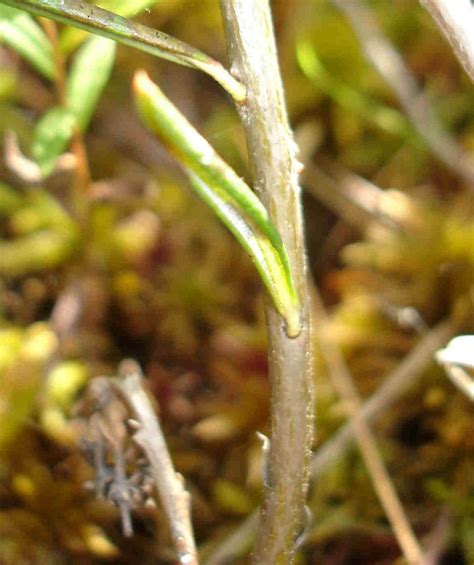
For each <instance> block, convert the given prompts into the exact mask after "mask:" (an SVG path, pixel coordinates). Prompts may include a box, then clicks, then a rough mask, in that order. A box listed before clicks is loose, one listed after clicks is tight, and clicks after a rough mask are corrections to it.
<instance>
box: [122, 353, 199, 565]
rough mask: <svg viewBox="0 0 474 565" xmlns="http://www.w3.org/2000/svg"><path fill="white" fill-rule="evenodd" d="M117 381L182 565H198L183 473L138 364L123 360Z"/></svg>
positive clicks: (188, 497)
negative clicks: (170, 449) (151, 401)
mask: <svg viewBox="0 0 474 565" xmlns="http://www.w3.org/2000/svg"><path fill="white" fill-rule="evenodd" d="M119 372H120V374H121V375H122V379H121V381H119V382H118V383H116V384H117V386H118V389H119V391H120V393H121V394H122V396H123V397H124V399H125V400H126V401H127V403H128V404H129V406H130V408H131V410H132V412H133V414H134V418H135V420H136V421H137V422H138V427H137V431H136V432H135V434H134V436H133V437H134V440H135V441H136V442H137V444H138V445H140V447H141V448H142V449H143V451H144V453H145V455H146V457H147V459H148V461H149V463H150V467H151V472H152V476H153V481H154V483H155V487H156V490H157V492H158V495H159V497H160V499H161V502H162V505H163V508H164V510H165V513H166V516H167V518H168V521H169V525H170V529H171V535H172V538H173V542H174V544H175V548H176V552H177V554H178V559H179V563H180V564H181V565H197V564H198V557H197V551H196V545H195V542H194V535H193V529H192V524H191V509H190V495H189V493H188V492H187V491H186V490H185V488H184V484H183V483H184V481H183V478H182V476H181V475H180V474H179V473H177V472H176V471H175V470H174V467H173V462H172V461H171V456H170V454H169V451H168V447H167V445H166V441H165V437H164V435H163V432H162V430H161V427H160V425H159V423H158V419H157V416H156V414H155V411H154V410H153V407H152V405H151V403H150V400H149V399H148V396H147V394H146V392H145V390H144V388H143V385H142V375H141V371H140V369H139V367H138V365H137V364H136V363H135V362H132V361H124V362H123V363H122V365H121V368H120V370H119Z"/></svg>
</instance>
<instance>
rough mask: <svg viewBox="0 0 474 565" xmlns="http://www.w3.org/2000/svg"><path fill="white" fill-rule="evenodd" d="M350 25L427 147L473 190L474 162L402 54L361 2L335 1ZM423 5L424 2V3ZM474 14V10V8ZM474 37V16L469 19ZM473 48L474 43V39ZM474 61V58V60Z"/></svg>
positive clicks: (459, 0) (456, 1)
mask: <svg viewBox="0 0 474 565" xmlns="http://www.w3.org/2000/svg"><path fill="white" fill-rule="evenodd" d="M448 1H449V3H452V4H459V3H463V4H464V3H465V4H468V3H469V0H445V1H444V2H442V1H439V2H438V1H434V0H433V1H430V0H425V1H424V3H425V4H446V5H447V4H448ZM332 2H333V4H334V5H335V6H337V7H338V8H339V10H341V11H342V12H343V13H344V14H345V16H346V17H347V18H348V20H349V21H350V22H351V24H352V27H353V29H354V32H355V33H356V34H357V37H358V38H359V41H360V44H361V46H362V49H363V50H364V52H365V55H366V56H367V59H368V60H369V61H370V62H371V63H372V65H373V66H374V67H375V69H376V70H377V71H378V73H379V74H380V75H381V77H382V78H383V79H384V80H385V81H386V82H387V84H388V85H389V86H390V88H391V89H392V90H393V92H394V93H395V95H396V96H397V98H398V101H399V103H400V106H401V107H402V108H403V110H404V111H405V113H406V114H407V116H408V117H409V118H410V120H411V121H412V123H413V125H414V126H415V128H416V130H417V131H418V133H419V135H420V136H421V137H422V138H423V139H424V140H425V142H426V144H427V145H428V147H429V148H430V149H431V151H432V152H433V153H434V154H435V155H436V157H437V158H438V159H439V160H440V161H441V162H443V163H444V164H445V165H446V166H447V167H448V168H449V169H451V170H452V171H453V172H454V173H455V174H457V175H459V176H460V177H461V178H462V179H463V180H464V181H465V182H466V183H467V185H468V186H469V187H470V188H472V189H474V163H473V161H472V160H471V158H470V157H469V156H468V155H467V154H466V153H464V152H463V150H462V149H461V148H460V147H459V146H458V145H457V143H456V142H455V141H454V140H453V139H452V138H451V137H450V136H449V135H448V134H447V133H446V132H445V131H443V129H442V127H441V125H440V124H439V122H438V120H437V119H436V117H435V115H434V114H433V111H432V109H431V106H430V103H429V101H428V98H427V97H426V96H425V94H424V93H423V91H421V90H420V88H419V87H418V84H417V81H416V78H415V77H414V76H413V75H412V73H411V72H410V71H409V70H408V68H407V67H406V65H405V63H404V62H403V59H402V58H401V56H400V54H399V53H398V51H396V49H395V48H394V47H393V45H392V44H391V43H390V42H389V41H388V39H387V38H386V37H385V36H384V35H383V33H382V31H381V29H380V27H379V25H378V23H377V21H376V19H375V18H374V15H373V14H372V12H371V10H370V8H369V7H368V6H367V5H365V4H363V3H362V2H360V1H359V0H332ZM422 3H423V0H422ZM472 11H473V12H474V8H472ZM468 19H470V22H471V23H470V28H471V30H472V35H473V37H474V23H473V22H474V14H472V15H471V16H470V18H468ZM467 25H468V24H467ZM471 42H472V45H473V46H474V40H473V39H472V38H471ZM473 60H474V59H473Z"/></svg>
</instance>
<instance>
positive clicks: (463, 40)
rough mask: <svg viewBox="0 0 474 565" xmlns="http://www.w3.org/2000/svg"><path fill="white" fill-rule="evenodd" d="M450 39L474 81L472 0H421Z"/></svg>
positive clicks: (473, 12) (473, 6)
mask: <svg viewBox="0 0 474 565" xmlns="http://www.w3.org/2000/svg"><path fill="white" fill-rule="evenodd" d="M420 3H421V5H422V6H424V7H425V8H426V9H427V10H428V12H429V13H430V14H431V16H432V17H433V19H434V20H435V22H436V23H437V24H438V26H439V28H440V29H441V31H442V32H443V33H444V35H445V36H446V38H447V39H448V41H449V43H450V44H451V47H452V48H453V51H454V53H455V54H456V57H457V58H458V59H459V61H460V63H461V65H462V66H463V67H464V70H465V71H466V73H467V74H468V75H469V76H470V77H471V80H472V81H473V82H474V5H473V4H472V0H420Z"/></svg>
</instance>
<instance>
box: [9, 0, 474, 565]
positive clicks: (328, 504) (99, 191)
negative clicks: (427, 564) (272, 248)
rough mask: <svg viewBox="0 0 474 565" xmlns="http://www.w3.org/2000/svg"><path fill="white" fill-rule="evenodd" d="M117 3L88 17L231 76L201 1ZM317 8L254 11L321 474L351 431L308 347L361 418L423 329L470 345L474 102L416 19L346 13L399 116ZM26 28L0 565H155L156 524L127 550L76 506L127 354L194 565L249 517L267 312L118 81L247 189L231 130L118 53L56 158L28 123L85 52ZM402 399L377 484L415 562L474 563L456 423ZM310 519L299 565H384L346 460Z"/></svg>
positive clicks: (395, 9) (382, 545) (418, 385)
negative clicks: (272, 86)
mask: <svg viewBox="0 0 474 565" xmlns="http://www.w3.org/2000/svg"><path fill="white" fill-rule="evenodd" d="M131 4H133V3H130V2H126V1H124V0H107V1H104V2H103V3H102V4H101V5H102V6H104V7H107V8H108V9H110V10H113V11H120V12H121V13H124V14H126V15H127V16H129V17H135V18H136V19H137V20H138V21H141V22H143V23H146V24H147V25H149V26H152V27H155V28H158V29H160V30H163V31H165V32H167V33H170V34H171V35H174V36H175V37H178V38H180V39H182V40H184V41H186V42H188V43H190V44H192V45H194V46H196V47H199V48H200V49H202V50H203V51H204V52H206V53H208V54H209V55H211V56H212V57H214V58H215V59H217V60H220V61H225V60H226V52H225V44H224V40H223V33H222V27H221V21H220V13H219V6H218V2H217V1H211V0H199V1H198V0H167V1H164V0H161V1H160V0H157V1H155V2H151V1H150V2H148V3H147V2H142V3H141V5H143V6H141V7H142V8H143V9H142V10H141V11H140V13H139V14H135V12H136V11H137V8H136V5H135V8H133V9H131V7H130V6H131ZM336 4H338V2H332V1H330V0H274V1H273V2H272V5H273V12H274V20H275V28H276V33H277V38H278V44H279V52H280V61H281V66H282V73H283V78H284V82H285V87H286V93H287V101H288V108H289V113H290V117H291V122H292V125H293V127H294V130H295V133H296V137H297V141H298V143H299V146H300V157H301V160H302V161H303V163H304V165H305V171H304V172H303V175H302V185H303V189H304V194H303V200H304V213H305V218H306V232H307V242H308V256H309V262H310V268H311V272H312V275H313V276H314V279H315V281H316V284H317V285H318V287H319V290H320V292H321V294H322V297H323V299H324V302H325V303H326V305H327V307H328V309H329V311H330V317H329V321H328V322H327V323H325V324H324V326H322V325H321V323H320V321H318V318H316V319H315V326H316V329H317V331H316V332H315V336H316V337H315V348H316V353H317V355H316V359H315V375H316V376H315V384H316V392H317V394H316V397H317V398H316V410H317V443H316V445H315V452H316V453H317V452H318V449H319V447H320V446H321V445H323V444H324V443H325V442H330V441H331V437H332V436H333V435H334V434H335V433H336V431H337V429H338V428H339V427H340V426H342V425H343V424H344V422H345V421H346V411H345V408H344V402H341V400H340V399H339V397H338V395H337V394H336V392H335V391H334V389H333V386H332V384H331V379H330V377H329V375H328V371H327V369H326V367H325V364H324V363H323V361H322V357H320V355H319V348H318V339H317V336H318V335H320V334H321V333H322V334H324V336H325V337H327V339H328V340H330V341H331V342H332V343H334V344H337V345H338V346H339V347H340V348H341V350H342V352H343V354H344V356H345V358H346V360H347V362H348V365H349V368H350V370H351V373H352V376H353V379H354V381H355V384H356V386H357V388H358V389H359V391H360V394H361V395H362V397H363V398H364V399H367V398H369V397H370V396H371V395H373V394H375V393H376V391H377V389H378V388H379V387H380V386H381V385H382V383H383V382H384V379H385V378H386V376H387V375H389V374H390V373H391V372H392V371H394V370H396V368H397V367H398V366H399V364H400V363H401V362H402V360H403V359H404V357H405V356H406V355H408V354H410V352H412V351H413V349H414V348H415V347H416V346H417V345H418V344H419V342H421V341H422V340H423V339H426V338H427V337H429V335H430V332H431V331H432V329H431V328H433V327H434V326H436V325H437V324H438V323H440V322H442V321H444V320H450V321H451V322H452V323H453V325H452V336H454V335H456V334H458V333H473V330H474V317H473V311H474V310H473V302H474V224H473V217H474V215H473V214H474V199H473V192H472V190H473V188H474V164H473V161H472V153H473V151H474V104H473V102H474V88H473V85H472V84H471V83H470V82H469V79H468V78H467V76H466V75H465V74H464V72H463V71H462V69H461V68H460V65H459V64H458V62H457V60H456V59H455V57H454V55H453V54H452V52H451V50H450V47H449V46H448V44H447V43H446V41H445V40H444V38H442V37H441V35H440V33H439V31H438V30H437V29H436V27H435V25H434V23H433V22H432V21H431V19H430V17H429V15H428V14H427V13H426V12H424V11H423V9H422V8H421V7H420V6H419V5H418V3H417V2H415V0H394V1H392V2H385V1H382V0H371V1H367V2H363V4H364V5H365V7H366V8H368V9H369V10H370V13H371V14H372V16H373V18H375V21H376V22H377V24H378V25H379V27H380V30H379V32H380V33H381V34H382V35H383V36H384V38H385V40H386V41H388V42H390V43H391V44H392V45H393V46H394V47H395V48H396V49H397V50H398V52H399V53H400V55H401V57H402V59H403V62H404V65H405V70H406V71H407V72H409V73H411V76H412V77H413V78H414V79H415V80H416V83H417V84H418V86H419V88H420V91H422V92H423V96H424V97H425V99H424V101H423V102H420V100H418V99H417V98H412V99H410V100H408V107H407V102H406V101H405V102H403V101H402V102H401V101H400V97H399V96H397V94H396V92H395V91H394V90H393V88H392V87H391V86H390V84H389V83H388V82H387V80H386V77H385V78H384V77H382V76H381V75H380V74H379V73H378V72H377V71H376V70H375V68H374V67H373V66H372V65H371V63H370V61H369V60H368V59H367V57H366V54H365V51H364V48H367V44H368V40H369V36H367V34H366V33H365V31H364V30H363V29H361V28H360V27H358V28H357V25H356V27H354V23H353V22H352V23H351V22H349V21H348V20H347V19H346V16H345V14H344V13H342V12H341V11H340V10H339V9H338V7H337V5H336ZM339 4H341V2H339ZM0 14H1V15H2V17H3V18H4V21H6V20H7V19H8V18H7V16H5V13H3V14H2V13H0ZM36 21H37V22H38V23H39V26H40V27H39V29H40V30H42V32H44V38H45V40H46V41H47V46H46V48H47V49H50V50H51V53H52V56H53V60H54V61H55V65H56V67H55V68H53V69H48V67H47V64H46V68H45V64H42V63H41V61H40V62H38V61H37V62H36V65H35V64H31V62H32V61H31V60H29V61H28V60H25V58H24V57H22V56H21V54H18V50H17V49H14V48H12V47H14V46H13V45H12V44H11V42H10V43H9V41H7V40H5V36H4V38H3V39H4V42H3V43H4V44H3V45H0V134H1V137H0V145H1V146H2V154H1V155H2V157H1V159H0V277H1V280H0V562H1V563H5V564H8V565H9V564H29V563H32V564H54V565H55V564H61V563H103V562H112V563H152V562H158V563H172V562H173V560H174V556H173V555H174V554H173V550H172V547H171V545H170V542H169V535H168V531H167V526H166V523H165V520H164V518H163V516H162V514H161V511H160V509H159V507H158V509H157V510H156V509H150V508H147V507H141V508H137V509H136V511H135V512H134V513H133V521H134V527H135V536H134V537H132V538H130V539H126V538H125V537H124V536H123V535H122V530H121V526H120V516H119V512H118V510H117V509H116V508H115V507H114V506H113V505H111V504H109V503H107V502H105V501H101V500H98V499H97V498H95V496H94V493H93V492H91V491H90V489H89V490H88V489H87V488H86V487H87V485H88V484H89V483H90V481H91V480H93V478H94V469H93V468H92V467H91V466H90V465H89V464H88V463H87V461H86V460H85V458H84V457H83V455H82V453H81V449H80V443H81V441H80V440H81V437H84V434H85V424H84V420H83V419H82V418H81V414H82V413H83V412H84V410H85V411H86V412H87V409H84V404H86V403H87V398H86V397H85V396H84V395H83V394H82V393H83V391H84V389H85V388H86V387H87V383H88V382H89V381H90V379H91V378H92V377H94V376H98V375H114V374H115V373H116V370H117V365H118V363H119V362H120V361H121V360H123V359H124V358H127V357H132V358H134V359H136V360H137V361H138V362H139V363H140V364H141V366H142V367H143V370H144V373H145V374H146V376H147V378H148V383H149V388H150V390H151V391H152V393H153V394H154V395H155V396H156V399H157V401H158V404H159V413H160V419H161V423H162V425H163V428H164V431H165V434H166V437H167V441H168V444H169V447H170V450H171V453H172V456H173V460H174V463H175V465H176V468H177V469H178V471H179V472H181V473H182V474H183V476H184V477H185V479H186V482H187V485H188V489H189V490H190V492H191V494H192V498H193V523H194V528H195V534H196V539H197V542H198V544H199V546H200V548H201V551H202V555H203V556H204V557H206V556H207V557H209V558H211V557H212V554H213V551H214V549H215V548H216V547H217V546H218V544H219V543H220V542H222V540H225V539H226V538H227V536H229V535H231V534H232V533H233V532H235V531H236V530H237V528H238V527H239V524H240V523H241V521H242V520H243V519H244V518H245V517H246V516H247V515H249V514H251V512H252V511H253V510H255V509H256V508H257V507H258V504H259V497H260V492H261V486H262V472H261V468H262V461H261V443H260V441H259V440H258V439H257V437H256V434H255V432H256V431H257V430H258V431H262V432H265V433H268V427H267V426H268V424H267V420H268V409H269V407H268V398H269V385H268V382H267V377H266V373H267V364H266V349H265V348H266V345H265V325H264V320H263V310H262V304H261V292H262V289H261V285H260V284H259V281H258V276H257V274H256V271H255V269H254V268H253V266H252V264H251V262H250V260H249V259H248V258H247V256H246V255H245V253H244V251H243V250H242V249H241V248H240V247H239V245H238V244H237V242H236V241H235V240H234V239H233V238H232V236H231V235H230V234H229V233H228V232H227V231H226V229H225V228H224V227H223V226H222V225H221V224H220V223H219V221H218V220H217V219H216V218H215V217H214V216H213V215H212V213H211V212H210V211H209V210H208V209H207V208H206V207H205V205H204V204H203V203H201V202H200V201H199V200H198V199H197V198H196V197H195V196H194V195H193V194H192V193H191V191H190V189H189V187H188V186H187V185H186V182H185V181H184V180H183V176H182V175H181V173H180V172H179V170H178V168H177V166H176V164H175V162H174V161H173V160H172V159H171V158H170V157H169V156H168V154H167V153H166V150H165V149H164V148H163V147H162V146H160V144H158V143H157V142H156V141H155V140H154V139H153V138H152V136H151V135H150V134H149V133H147V131H146V130H145V129H144V127H143V126H142V125H141V124H140V123H139V120H138V119H137V116H136V112H135V109H134V107H133V101H132V97H131V94H130V83H131V79H132V76H133V73H134V71H135V70H136V69H137V68H140V67H141V68H145V69H147V70H148V71H149V72H150V74H151V76H152V77H153V78H154V79H155V80H156V81H157V82H158V83H159V84H160V86H161V87H162V88H163V89H164V91H165V92H166V93H167V95H168V96H169V97H170V98H171V100H173V102H174V103H175V104H176V105H177V106H178V107H179V108H180V109H181V110H182V111H183V112H184V113H185V114H186V116H187V117H188V118H189V119H190V121H191V122H192V123H193V124H194V125H195V126H196V127H197V128H198V129H199V130H200V131H201V132H202V133H203V134H204V135H205V137H206V138H207V139H208V140H209V142H210V143H211V144H212V145H213V146H214V147H215V148H216V149H217V150H218V152H219V153H220V154H221V155H222V156H223V157H224V158H225V159H226V160H227V161H228V162H229V163H230V164H231V165H232V166H233V167H234V168H235V169H236V170H237V171H238V172H239V174H240V175H242V176H243V177H246V178H248V179H249V171H248V170H247V166H246V156H245V141H244V137H243V133H242V131H241V129H240V126H239V121H238V117H237V115H236V113H235V111H234V109H233V107H232V104H231V103H230V101H229V99H228V97H227V96H226V95H225V93H224V92H223V91H222V89H221V88H220V87H219V86H218V85H217V84H215V83H214V82H213V81H212V80H211V79H210V78H208V77H207V76H205V75H204V74H202V73H198V72H196V71H193V70H191V69H187V68H182V67H178V66H177V65H173V64H172V63H168V62H163V61H159V60H157V59H154V58H152V57H151V56H149V55H146V54H144V53H141V52H138V51H135V50H132V49H130V48H126V47H122V46H118V48H117V54H116V59H115V62H114V64H113V69H112V66H111V65H110V66H111V74H110V78H108V74H107V71H103V75H101V77H102V78H103V79H104V80H103V82H104V84H105V87H104V90H103V92H102V94H101V96H100V97H99V96H98V100H97V102H96V101H95V100H92V101H91V102H90V105H89V107H88V109H87V110H86V114H87V115H84V116H83V118H84V119H83V122H82V126H81V128H82V131H76V133H75V134H74V135H73V136H72V139H71V140H69V137H70V136H68V133H67V131H66V133H64V132H63V133H64V135H63V137H64V139H65V140H66V141H65V143H66V145H64V143H63V142H62V141H61V135H60V134H59V135H58V133H57V130H55V127H56V126H55V125H54V124H55V121H54V120H55V117H54V114H53V118H51V112H49V114H47V113H48V111H49V110H51V109H52V108H54V107H55V106H57V104H58V103H59V102H60V101H61V100H62V97H63V96H64V88H65V81H66V77H67V76H68V75H67V73H68V72H72V68H73V67H74V65H78V64H79V63H78V58H77V56H76V53H77V50H78V49H83V46H84V45H86V44H87V42H86V43H84V40H85V36H84V35H83V34H82V32H77V31H73V30H71V29H70V28H66V27H65V26H57V25H56V24H52V23H51V22H47V21H46V20H36ZM1 25H2V20H0V26H1ZM1 30H2V28H1V27H0V42H1V38H2V33H1ZM357 32H359V36H358V33H357ZM361 39H362V43H361ZM364 40H365V42H366V45H364ZM81 45H82V46H81ZM26 59H28V57H26ZM112 61H113V57H112V59H111V62H112ZM89 63H90V60H89ZM89 63H88V61H87V59H86V60H85V62H83V67H82V69H81V73H82V74H79V75H78V78H77V80H78V83H79V86H78V85H77V84H76V85H75V86H74V89H77V90H74V92H76V93H77V98H78V99H81V97H84V96H87V93H88V92H90V91H89V90H87V89H88V88H90V86H87V85H88V83H87V81H86V78H83V80H84V83H85V84H86V87H87V88H86V87H84V85H82V87H84V88H83V90H81V84H82V83H81V77H86V76H87V70H88V64H89ZM58 69H59V71H58ZM61 69H62V70H61ZM92 75H94V73H92ZM53 77H56V78H53ZM61 77H62V78H61ZM88 78H90V77H88ZM92 78H94V76H92ZM95 78H97V77H95ZM402 82H403V81H402ZM402 82H401V83H400V84H402ZM66 87H67V85H66ZM402 87H403V84H402ZM71 88H72V87H71ZM424 103H426V105H425V106H423V104H424ZM413 112H414V113H413ZM45 116H49V119H50V121H49V122H48V121H47V120H46V119H45ZM417 116H418V117H419V116H422V119H421V121H420V120H418V117H417ZM61 123H62V124H63V125H64V124H66V125H65V126H64V127H66V130H67V128H68V127H71V126H68V125H67V120H66V121H64V120H62V121H61ZM68 131H69V130H68ZM12 132H14V134H15V136H16V137H14V136H12ZM48 135H49V137H48ZM58 138H59V141H58ZM55 144H56V145H55ZM63 145H64V146H63ZM56 147H57V148H58V149H57V151H56V149H55V148H56ZM55 151H56V153H57V155H59V154H60V153H62V154H63V155H62V156H61V157H60V158H59V160H57V159H56V155H54V153H55ZM469 154H471V157H469ZM470 159H471V160H470ZM38 165H39V166H38ZM249 180H250V179H249ZM453 320H454V321H453ZM441 345H443V344H440V346H441ZM432 353H434V351H433V352H432ZM402 392H404V391H401V392H400V398H397V400H396V401H395V402H393V403H392V404H391V405H390V406H389V407H387V408H386V409H385V410H384V411H383V413H382V414H381V415H380V416H379V418H378V420H377V422H376V425H375V427H374V430H375V431H376V435H377V438H378V440H379V441H380V447H381V453H382V455H383V458H384V461H385V463H386V465H387V467H388V470H389V472H390V475H391V477H392V479H393V481H394V484H395V486H396V488H397V490H398V493H399V496H400V499H401V501H402V504H403V506H404V508H405V511H406V513H407V516H408V518H409V520H410V522H411V524H412V526H413V529H414V531H415V533H416V535H417V537H418V539H419V540H420V541H421V543H422V544H423V546H424V547H425V549H426V550H427V551H431V552H432V554H433V555H435V556H436V559H437V561H433V562H439V563H446V564H458V563H459V564H464V563H465V564H468V563H473V562H474V518H473V515H474V514H473V512H474V458H473V457H472V454H473V448H474V419H473V415H472V405H470V401H469V399H468V398H467V397H466V396H465V395H463V393H462V392H461V391H459V390H458V389H457V388H455V387H454V385H453V384H452V383H451V382H450V381H449V380H448V379H447V377H446V375H445V373H444V372H443V370H442V369H441V368H439V367H437V366H436V364H435V362H434V360H433V355H430V356H428V359H427V360H426V362H425V363H424V364H423V366H422V367H421V368H420V370H419V371H418V373H417V375H416V379H415V378H414V379H413V383H412V386H410V387H409V390H408V392H406V393H404V394H403V395H402ZM310 507H311V510H312V512H313V521H312V523H311V525H310V527H309V531H308V533H307V537H306V541H305V544H304V546H303V547H302V548H301V551H300V555H299V559H300V563H328V564H329V563H330V564H331V565H333V564H338V563H340V564H343V563H344V564H346V563H347V564H348V563H364V564H365V563H367V564H375V563H378V564H379V563H380V564H382V563H395V562H396V561H397V559H399V556H400V550H399V548H398V545H397V542H396V539H395V537H394V535H393V532H392V531H391V529H390V527H389V526H388V523H387V519H386V517H385V515H384V512H383V510H382V509H381V506H380V504H379V502H378V500H377V498H376V495H375V494H374V488H373V484H372V482H371V480H370V478H369V476H368V475H367V472H366V470H365V466H364V463H363V461H362V460H361V458H360V456H359V454H358V452H357V450H356V449H355V448H353V447H351V446H349V447H348V448H347V449H346V450H345V451H344V453H342V454H340V456H339V457H337V458H336V457H335V458H334V460H332V461H331V463H330V464H329V465H328V466H327V467H326V469H325V471H324V473H323V474H321V475H320V476H318V478H317V481H316V482H315V483H314V484H313V486H312V489H311V496H310ZM250 542H251V539H249V540H248V543H247V544H245V543H244V544H243V551H244V553H245V551H246V550H247V549H248V546H249V544H250ZM231 562H235V563H240V562H242V563H244V562H246V557H245V556H242V557H235V558H233V560H232V561H231Z"/></svg>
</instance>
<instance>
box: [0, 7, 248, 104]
mask: <svg viewBox="0 0 474 565" xmlns="http://www.w3.org/2000/svg"><path fill="white" fill-rule="evenodd" d="M0 3H1V4H6V5H7V6H11V7H12V8H17V9H18V10H24V11H25V12H30V13H31V14H35V15H36V16H44V17H45V18H49V19H51V20H55V21H57V22H60V23H63V24H67V25H71V26H74V27H77V28H79V29H83V30H85V31H89V32H91V33H94V34H96V35H102V36H103V37H108V38H109V39H112V40H114V41H117V42H118V43H123V44H124V45H128V46H130V47H135V48H136V49H140V50H141V51H145V52H146V53H150V54H151V55H154V56H156V57H161V58H162V59H167V60H169V61H173V62H174V63H178V64H179V65H184V66H187V67H192V68H195V69H199V70H200V71H203V72H205V73H207V74H208V75H210V76H212V78H214V80H216V81H217V82H218V83H219V84H220V85H221V86H222V87H223V88H224V89H225V90H227V92H228V93H229V94H230V95H231V96H232V98H233V99H234V100H236V101H238V102H242V101H243V100H244V99H245V89H244V87H243V86H242V84H240V82H239V81H237V80H236V79H235V78H234V77H233V76H232V75H231V74H230V73H229V72H228V71H227V70H226V69H225V68H224V67H223V66H222V65H221V64H220V63H218V62H217V61H215V60H214V59H212V58H211V57H209V56H208V55H206V54H205V53H203V52H202V51H199V49H196V48H194V47H191V46H190V45H187V44H186V43H184V42H183V41H180V40H179V39H176V38H174V37H171V36H169V35H167V34H166V33H163V32H161V31H158V30H155V29H152V28H150V27H147V26H144V25H142V24H139V23H136V22H133V21H131V20H128V19H127V18H123V17H122V16H119V15H117V14H114V13H113V12H109V11H107V10H104V9H102V8H98V7H97V6H94V5H92V4H88V3H86V2H82V1H80V0H79V1H78V0H0Z"/></svg>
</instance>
